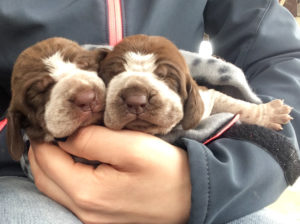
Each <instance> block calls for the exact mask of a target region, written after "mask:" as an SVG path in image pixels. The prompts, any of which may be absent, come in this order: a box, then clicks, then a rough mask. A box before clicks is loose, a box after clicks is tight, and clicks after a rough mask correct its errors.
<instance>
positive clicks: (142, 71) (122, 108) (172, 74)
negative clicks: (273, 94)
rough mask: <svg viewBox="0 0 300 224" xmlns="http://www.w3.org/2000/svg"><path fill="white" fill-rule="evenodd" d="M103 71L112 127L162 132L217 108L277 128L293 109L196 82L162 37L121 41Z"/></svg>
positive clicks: (196, 120)
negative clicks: (252, 100) (242, 98)
mask: <svg viewBox="0 0 300 224" xmlns="http://www.w3.org/2000/svg"><path fill="white" fill-rule="evenodd" d="M99 74H100V75H101V77H102V78H103V80H104V82H105V83H106V85H107V98H106V109H105V114H104V123H105V125H106V126H107V127H110V128H112V129H132V130H137V131H143V132H146V133H149V134H160V135H164V134H166V133H169V132H170V131H171V130H172V129H173V128H174V127H175V126H177V125H182V127H183V128H184V129H190V128H194V127H196V126H197V125H198V124H199V122H200V121H201V120H202V119H204V118H207V117H208V116H210V115H211V114H214V113H219V112H230V113H233V114H237V113H238V114H240V119H241V121H243V122H246V123H250V124H257V125H261V126H264V127H268V128H271V129H275V130H281V129H282V126H281V125H282V124H285V123H287V122H289V120H290V119H291V116H289V113H290V111H291V107H289V106H287V105H285V104H283V102H282V101H280V100H274V101H271V102H269V103H266V104H254V103H249V102H245V101H242V100H238V99H235V98H232V97H230V96H228V95H226V94H223V93H221V92H219V91H216V90H215V89H208V88H206V87H205V86H198V85H197V84H196V83H195V81H194V80H193V79H192V77H191V75H190V72H189V69H188V66H187V64H186V62H185V60H184V58H183V56H182V55H181V53H180V52H179V50H178V49H177V47H176V46H175V45H174V44H173V43H172V42H171V41H169V40H167V39H166V38H164V37H159V36H146V35H134V36H130V37H127V38H125V39H123V40H122V41H121V42H120V43H119V44H118V45H116V46H115V48H114V49H113V50H112V52H111V53H109V54H108V56H107V57H106V58H105V59H104V60H103V61H101V66H100V72H99Z"/></svg>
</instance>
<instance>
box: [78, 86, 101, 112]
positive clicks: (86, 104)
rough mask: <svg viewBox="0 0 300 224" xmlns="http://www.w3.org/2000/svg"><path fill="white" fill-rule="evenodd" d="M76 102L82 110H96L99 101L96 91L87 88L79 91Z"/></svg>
mask: <svg viewBox="0 0 300 224" xmlns="http://www.w3.org/2000/svg"><path fill="white" fill-rule="evenodd" d="M74 104H75V105H76V106H77V107H79V108H80V109H81V110H82V111H93V112H96V111H97V110H98V107H99V102H97V100H96V93H95V91H93V90H85V91H81V92H79V93H77V94H76V95H75V98H74Z"/></svg>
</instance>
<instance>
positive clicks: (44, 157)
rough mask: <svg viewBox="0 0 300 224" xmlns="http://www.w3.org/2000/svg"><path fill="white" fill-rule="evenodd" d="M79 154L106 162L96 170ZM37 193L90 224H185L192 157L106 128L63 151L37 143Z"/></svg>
mask: <svg viewBox="0 0 300 224" xmlns="http://www.w3.org/2000/svg"><path fill="white" fill-rule="evenodd" d="M69 153H70V154H73V155H75V156H78V157H83V158H85V159H88V160H98V161H101V163H102V164H101V165H99V166H97V167H96V168H95V167H94V166H91V165H86V164H82V163H77V162H74V160H73V159H72V156H71V155H70V154H69ZM29 160H30V165H31V169H32V173H33V175H34V179H35V184H36V186H37V188H38V189H39V190H40V191H41V192H43V193H44V194H46V195H47V196H49V197H50V198H52V199H54V200H55V201H57V202H58V203H60V204H62V205H64V206H65V207H67V208H68V209H70V210H71V211H72V212H73V213H75V214H76V215H77V216H78V217H79V219H80V220H81V221H83V222H84V223H143V224H144V223H170V224H171V223H172V224H175V223H185V222H186V221H187V220H188V217H189V211H190V204H191V184H190V175H189V166H188V161H187V156H186V152H185V151H184V150H182V149H180V148H177V147H175V146H173V145H170V144H168V143H166V142H164V141H163V140H161V139H159V138H156V137H154V136H151V135H147V134H144V133H140V132H134V131H112V130H110V129H107V128H104V127H100V126H90V127H86V128H83V129H81V130H79V131H78V132H77V133H76V134H75V135H73V136H71V137H70V138H69V139H68V140H67V141H66V142H60V143H59V147H58V146H55V145H51V144H46V143H43V144H37V143H35V142H32V146H31V148H30V150H29Z"/></svg>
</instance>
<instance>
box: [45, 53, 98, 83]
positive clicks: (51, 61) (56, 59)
mask: <svg viewBox="0 0 300 224" xmlns="http://www.w3.org/2000/svg"><path fill="white" fill-rule="evenodd" d="M43 62H44V64H45V65H46V66H47V67H48V68H49V69H50V74H49V75H50V76H51V77H52V78H54V79H55V80H56V81H58V80H60V79H63V78H65V77H66V76H73V75H77V74H82V75H87V76H97V72H94V71H86V70H82V69H80V68H78V67H77V65H76V64H74V63H72V62H70V61H64V60H63V57H62V56H61V53H60V52H59V51H58V52H56V53H55V54H53V55H52V56H50V57H49V58H44V59H43Z"/></svg>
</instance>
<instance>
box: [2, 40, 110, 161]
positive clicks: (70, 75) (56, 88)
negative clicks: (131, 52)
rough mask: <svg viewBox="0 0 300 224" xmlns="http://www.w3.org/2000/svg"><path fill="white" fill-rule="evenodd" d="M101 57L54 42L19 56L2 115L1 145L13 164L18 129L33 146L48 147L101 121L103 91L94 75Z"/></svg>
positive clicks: (20, 147)
mask: <svg viewBox="0 0 300 224" xmlns="http://www.w3.org/2000/svg"><path fill="white" fill-rule="evenodd" d="M106 53H107V50H105V49H96V50H93V51H88V50H85V49H83V48H82V47H81V46H79V45H78V44H77V43H76V42H73V41H71V40H68V39H65V38H59V37H56V38H50V39H46V40H43V41H41V42H38V43H36V44H35V45H33V46H30V47H29V48H27V49H25V50H24V51H23V52H22V53H21V54H20V55H19V57H18V58H17V60H16V62H15V65H14V67H13V72H12V79H11V91H12V98H11V102H10V105H9V108H8V113H7V119H8V126H7V145H8V148H9V152H10V154H11V156H12V158H13V159H15V160H19V159H20V157H21V155H22V153H23V151H24V142H23V137H22V136H23V133H22V131H23V130H24V131H25V133H26V134H27V136H28V137H29V138H30V139H32V140H34V141H39V142H41V141H45V142H51V141H53V140H54V139H55V138H63V137H66V136H68V135H70V134H72V133H73V132H74V131H75V130H77V129H78V128H79V127H81V126H86V125H89V124H92V123H97V122H100V121H102V118H103V111H104V105H105V92H106V88H105V85H104V83H103V81H102V80H101V79H100V78H99V77H98V74H97V70H98V65H99V61H100V60H102V58H103V57H104V56H105V55H106Z"/></svg>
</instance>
